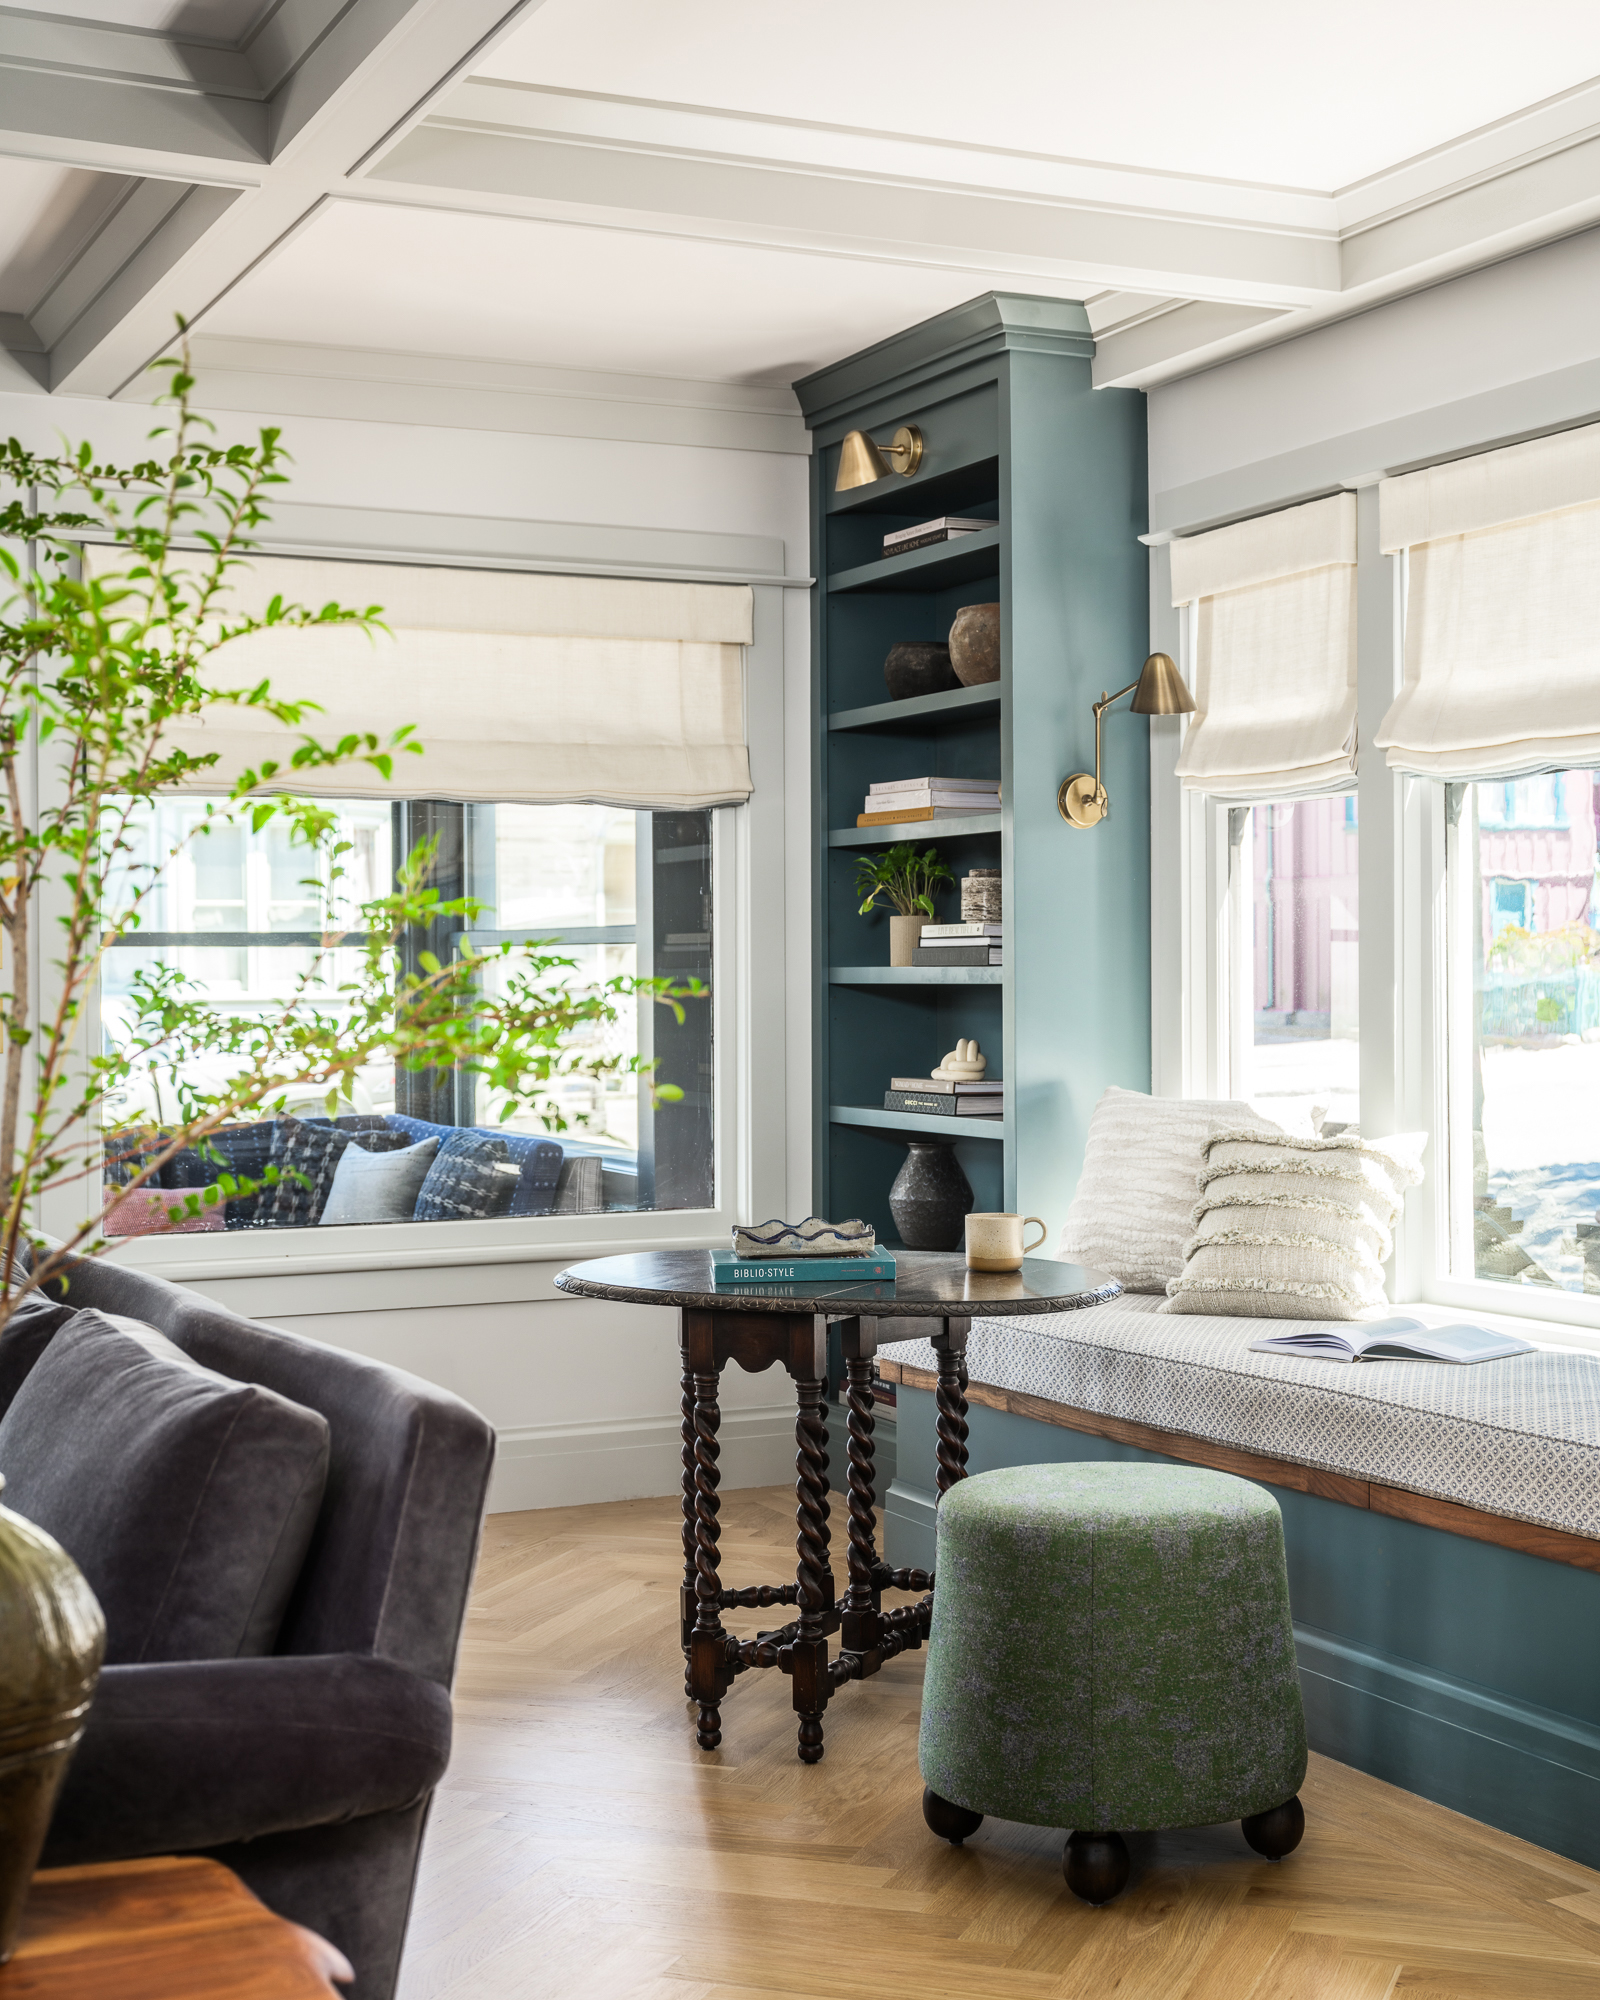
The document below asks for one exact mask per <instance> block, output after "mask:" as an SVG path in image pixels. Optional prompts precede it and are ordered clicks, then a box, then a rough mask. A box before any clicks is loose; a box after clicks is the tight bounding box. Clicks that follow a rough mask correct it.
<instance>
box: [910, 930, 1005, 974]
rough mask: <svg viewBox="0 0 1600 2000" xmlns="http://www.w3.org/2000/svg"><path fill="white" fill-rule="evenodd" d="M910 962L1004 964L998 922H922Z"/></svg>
mask: <svg viewBox="0 0 1600 2000" xmlns="http://www.w3.org/2000/svg"><path fill="white" fill-rule="evenodd" d="M911 963H912V964H913V965H1004V964H1005V959H1004V958H1003V956H1002V955H1001V947H1000V926H999V925H998V924H982V923H970V924H924V925H923V926H922V935H921V937H920V938H918V940H917V942H916V944H915V945H914V946H913V947H912V952H911Z"/></svg>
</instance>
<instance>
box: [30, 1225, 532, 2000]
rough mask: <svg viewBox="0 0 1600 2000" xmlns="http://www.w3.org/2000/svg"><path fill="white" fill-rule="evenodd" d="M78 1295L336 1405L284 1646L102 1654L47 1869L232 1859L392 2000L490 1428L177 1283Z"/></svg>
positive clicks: (473, 1549)
mask: <svg viewBox="0 0 1600 2000" xmlns="http://www.w3.org/2000/svg"><path fill="white" fill-rule="evenodd" d="M66 1297H67V1302H68V1303H69V1304H71V1305H72V1306H74V1307H84V1306H94V1307H98V1308H99V1309H100V1310H101V1311H103V1312H110V1313H121V1314H126V1315H128V1316H129V1317H131V1318H135V1319H138V1320H142V1321H144V1322H146V1323H147V1324H148V1325H151V1326H154V1327H156V1328H157V1329H158V1330H159V1331H160V1332H162V1333H164V1334H165V1335H166V1336H167V1338H168V1339H169V1340H171V1341H173V1342H175V1343H176V1344H177V1345H178V1346H179V1347H181V1348H183V1349H184V1351H185V1352H186V1353H187V1354H189V1355H190V1356H191V1357H192V1358H193V1359H194V1360H195V1361H197V1362H199V1363H200V1364H201V1365H202V1366H204V1367H206V1368H209V1369H213V1370H215V1371H216V1372H217V1373H219V1374H223V1375H226V1376H229V1377H231V1378H232V1379H234V1380H236V1381H242V1382H253V1383H257V1384H260V1385H262V1386H264V1387H266V1388H269V1389H273V1390H276V1391H277V1392H278V1393H279V1394H280V1395H283V1396H286V1397H288V1398H290V1399H291V1400H292V1401H293V1402H296V1403H299V1404H302V1405H305V1406H307V1407H309V1408H312V1409H314V1410H317V1411H320V1412H321V1413H322V1415H323V1416H324V1417H325V1418H326V1419H327V1422H328V1425H329V1429H330V1433H331V1437H330V1457H329V1469H328V1480H327V1487H326V1491H325V1494H324V1498H323V1502H322V1507H321V1511H320V1513H319V1515H318V1517H317V1523H316V1527H315V1530H314V1532H313V1535H312V1539H311V1544H310V1548H309V1551H308V1554H307V1556H306V1559H305V1561H304V1563H303V1565H302V1567H301V1570H300V1574H299V1578H298V1581H297V1583H296V1585H295V1588H294V1592H293V1596H292V1598H291V1600H290V1603H289V1608H288V1612H287V1615H286V1617H285V1618H284V1621H283V1625H282V1628H281V1631H280V1633H279V1636H278V1640H277V1645H276V1649H275V1652H274V1654H273V1655H272V1656H271V1657H267V1658H237V1659H225V1660H194V1661H189V1660H183V1661H171V1662H159V1663H154V1664H139V1665H124V1666H110V1667H107V1668H106V1669H105V1671H104V1673H103V1674H102V1676H101V1680H100V1686H99V1691H98V1693H97V1696H96V1699H95V1703H94V1707H93V1709H92V1711H91V1714H90V1717H89V1722H88V1727H87V1729H86V1730H85V1733H84V1738H83V1742H82V1744H81V1745H80V1747H79V1750H78V1754H77V1757H76V1759H75V1760H74V1762H73V1765H72V1768H71V1770H70V1772H69V1774H68V1777H67V1782H66V1784H65V1786H64V1788H63V1790H62V1794H61V1798H60V1801H59V1803H58V1806H57V1810H56V1815H55V1819H54V1821H53V1823H52V1826H51V1831H50V1837H49V1841H48V1844H47V1846H46V1849H45V1853H44V1857H43V1860H44V1865H46V1866H62V1865H66V1864H71V1863H78V1862H91V1861H113V1860H121V1859H125V1858H129V1857H132V1856H135V1855H141V1854H163V1853H202V1854H210V1855H214V1856H215V1857H216V1858H217V1859H218V1860H220V1861H223V1862H225V1863H226V1864H227V1865H228V1866H229V1867H230V1868H232V1869H234V1870H236V1871H237V1873H238V1874H239V1875H240V1876H242V1877H243V1879H244V1880H245V1881H246V1882H247V1883H248V1884H249V1885H250V1887H251V1888H252V1889H253V1890H255V1892H256V1893H257V1894H258V1895H259V1896H260V1897H261V1899H262V1900H263V1901H264V1902H265V1903H267V1904H268V1905H269V1906H270V1907H271V1908H272V1909H274V1910H276V1911H278V1912H279V1913H280V1914H281V1915H283V1916H285V1917H288V1918H291V1919H292V1920H293V1921H295V1922H297V1923H302V1924H306V1925H308V1926H309V1927H310V1928H311V1929H313V1930H315V1931H318V1932H320V1933H321V1934H322V1935H323V1936H324V1937H326V1938H329V1939H331V1940H332V1942H333V1943H334V1944H336V1945H338V1946H339V1948H340V1949H341V1950H342V1951H343V1952H344V1953H345V1954H346V1955H347V1956H348V1957H349V1959H350V1960H351V1962H352V1964H353V1965H354V1966H355V1968H356V1983H355V1986H354V1987H353V1988H351V1989H350V1990H351V1992H352V1993H353V1994H354V1995H355V1996H356V2000H388V1996H389V1995H390V1994H392V1992H393V1991H394V1986H395V1981H396V1977H397V1974H398V1970H399V1964H400V1954H401V1948H402V1945H403V1943H404V1938H405V1929H406V1921H407V1917H408V1914H409V1911H410V1906H411V1896H412V1888H413V1884H414V1881H415V1877H416V1869H417V1860H418V1855H419V1852H420V1849H421V1844H422V1835H423V1828H424V1826H425V1824H426V1821H427V1816H428V1808H429V1803H430V1800H431V1797H432V1793H433V1788H434V1786H435V1785H436V1784H437V1783H438V1780H439V1778H440V1777H441V1775H442V1774H443V1772H444V1769H445V1765H446V1763H447V1761H448V1758H449V1751H450V1683H451V1679H452V1676H453V1674H454V1671H455V1664H456V1653H457V1648H458V1644H459V1640H460V1633H461V1625H462V1619H463V1617H464V1614H465V1610H466V1602H467V1592H468V1588H469V1586H470V1584H471V1581H472V1573H473V1566H474V1563H475V1561H476V1557H477V1549H478V1540H479V1533H480V1527H481V1522H482V1516H483V1506H484V1498H485V1494H486V1490H487V1486H488V1479H489V1471H490V1466H491V1464H492V1461H493V1457H494V1434H493V1432H492V1431H491V1430H490V1428H489V1425H488V1424H487V1422H486V1421H485V1420H484V1419H483V1418H482V1417H481V1416H479V1415H478V1413H477V1412H476V1411H475V1410H473V1409H471V1408H469V1407H468V1406H467V1405H466V1404H465V1403H463V1402H460V1401H458V1400H457V1399H456V1398H455V1397H454V1396H450V1395H447V1394H446V1393H444V1392H443V1391H442V1390H439V1389H435V1388H433V1387H432V1386H430V1385H429V1384H428V1383H425V1382H421V1381H418V1380H416V1379H415V1378H414V1377H412V1376H409V1375H404V1374H401V1373H399V1372H398V1371H397V1370H395V1369H392V1368H386V1367H382V1366H380V1365H379V1364H378V1363H376V1362H372V1361H366V1360H362V1359H360V1358H359V1357H357V1356H355V1355H351V1354H345V1353H341V1352H339V1351H337V1350H335V1349H331V1348H327V1347H321V1346H318V1345H316V1344H314V1343H313V1342H311V1341H307V1340H301V1339H298V1338H296V1337H295V1336H293V1335H291V1334H287V1333H280V1332H275V1331H274V1330H272V1329H271V1328H269V1327H265V1326H260V1325H257V1324H255V1323H254V1322H252V1321H250V1320H246V1319H241V1318H240V1317H238V1316H237V1315H236V1314H233V1313H230V1312H226V1311H224V1310H223V1309H222V1308H220V1307H218V1306H216V1305H213V1304H212V1303H210V1302H209V1301H208V1300H206V1299H204V1298H202V1297H200V1296H199V1295H198V1294H196V1293H194V1292H189V1291H185V1290H182V1289H180V1288H179V1287H178V1286H176V1285H171V1284H168V1283H166V1282H165V1281H164V1280H162V1279H160V1278H154V1277H148V1276H145V1275H143V1274H141V1273H139V1272H135V1271H129V1270H125V1269H121V1268H118V1267H117V1266H115V1265H113V1264H110V1263H104V1262H96V1263H82V1264H79V1265H78V1266H77V1267H76V1268H75V1269H74V1271H73V1274H72V1277H71V1282H70V1285H69V1287H68V1289H67V1294H66ZM41 1379H42V1378H41ZM16 1387H17V1384H16V1383H15V1381H14V1380H12V1381H6V1382H4V1385H3V1389H0V1394H4V1395H5V1397H6V1398H7V1400H9V1398H10V1396H12V1395H14V1394H15V1392H16ZM84 1476H85V1477H88V1478H92V1477H93V1476H94V1474H93V1468H92V1467H86V1468H85V1469H84Z"/></svg>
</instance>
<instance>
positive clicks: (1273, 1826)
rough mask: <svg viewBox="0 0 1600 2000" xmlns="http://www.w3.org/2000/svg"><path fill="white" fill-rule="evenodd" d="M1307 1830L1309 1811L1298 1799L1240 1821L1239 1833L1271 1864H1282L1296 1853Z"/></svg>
mask: <svg viewBox="0 0 1600 2000" xmlns="http://www.w3.org/2000/svg"><path fill="white" fill-rule="evenodd" d="M1305 1830H1306V1809H1305V1807H1304V1806H1303V1805H1301V1803H1300V1801H1299V1799H1298V1798H1293V1799H1285V1800H1284V1802H1283V1804H1282V1805H1281V1806H1272V1807H1270V1808H1269V1809H1268V1810H1267V1811H1266V1812H1262V1813H1252V1814H1251V1815H1250V1817H1249V1818H1248V1819H1242V1820H1240V1822H1239V1831H1240V1832H1241V1833H1242V1834H1243V1835H1244V1837H1245V1839H1246V1840H1248V1841H1249V1843H1250V1845H1251V1846H1252V1847H1253V1848H1254V1849H1255V1851H1256V1852H1257V1854H1264V1855H1265V1856H1266V1857H1267V1859H1268V1860H1269V1861H1281V1860H1282V1859H1283V1857H1284V1856H1285V1855H1286V1854H1293V1852H1294V1851H1295V1849H1296V1848H1297V1847H1298V1846H1299V1845H1300V1841H1301V1838H1302V1836H1303V1835H1304V1833H1305Z"/></svg>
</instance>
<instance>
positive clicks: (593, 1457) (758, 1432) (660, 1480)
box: [488, 1404, 794, 1514]
mask: <svg viewBox="0 0 1600 2000" xmlns="http://www.w3.org/2000/svg"><path fill="white" fill-rule="evenodd" d="M717 1442H718V1444H719V1446H720V1447H721V1450H720V1454H719V1458H718V1467H719V1470H720V1472H721V1474H722V1481H721V1483H722V1488H723V1490H724V1491H725V1492H726V1491H727V1490H729V1489H730V1488H732V1487H736V1486H781V1485H783V1484H784V1483H785V1482H786V1481H788V1480H792V1479H793V1477H794V1406H793V1405H792V1404H775V1405H774V1406H773V1407H772V1408H770V1409H762V1410H724V1411H723V1413H722V1424H721V1428H720V1429H719V1431H718V1433H717ZM682 1478H683V1460H682V1443H681V1440H680V1437H679V1432H678V1420H677V1418H676V1417H629V1418H622V1419H619V1420H617V1421H614V1422H610V1423H605V1422H602V1423H591V1424H541V1425H533V1426H529V1427H528V1428H526V1429H522V1430H503V1431H501V1433H500V1448H499V1451H498V1453H497V1455H496V1458H495V1467H494V1478H493V1479H492V1481H491V1482H490V1486H489V1506H488V1511H489V1512H490V1513H491V1514H515V1513H521V1512H522V1511H523V1510H524V1509H527V1508H532V1507H581V1506H585V1505H587V1504H588V1503H589V1502H591V1501H596V1500H642V1499H647V1498H650V1497H652V1496H654V1495H657V1494H664V1493H676V1492H677V1491H678V1490H679V1487H680V1484H681V1482H682Z"/></svg>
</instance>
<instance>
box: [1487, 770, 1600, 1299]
mask: <svg viewBox="0 0 1600 2000" xmlns="http://www.w3.org/2000/svg"><path fill="white" fill-rule="evenodd" d="M1450 808H1451V811H1452V813H1453V814H1454V815H1455V826H1456V831H1455V838H1454V842H1453V847H1452V853H1453V856H1454V861H1453V866H1454V868H1455V870H1456V871H1458V873H1457V879H1455V880H1453V881H1452V884H1451V889H1452V900H1451V908H1452V912H1453V918H1454V921H1453V923H1452V993H1451V1022H1452V1035H1451V1040H1452V1048H1451V1058H1452V1086H1453V1120H1452V1123H1453V1132H1452V1140H1453V1162H1452V1189H1453V1194H1454V1199H1455V1203H1456V1208H1457V1214H1456V1216H1455V1227H1454V1229H1453V1231H1452V1237H1453V1242H1454V1246H1455V1253H1454V1266H1455V1269H1456V1271H1457V1272H1458V1273H1459V1274H1460V1275H1463V1276H1469V1277H1479V1278H1497V1279H1502V1280H1508V1281H1510V1282H1512V1283H1519V1284H1533V1285H1551V1286H1557V1287H1559V1288H1561V1289H1562V1290H1564V1291H1569V1292H1590V1293H1600V928H1597V926H1600V898H1597V895H1596V882H1595V868H1596V834H1595V828H1596V813H1597V812H1600V780H1597V778H1596V775H1595V774H1594V773H1591V772H1588V771H1560V772H1555V773H1552V774H1546V775H1544V776H1542V777H1535V778H1517V779H1512V780H1498V779H1497V780H1495V781H1494V782H1492V783H1486V784H1472V785H1461V786H1453V787H1452V788H1451V799H1450ZM1464 1137H1465V1138H1466V1140H1467V1144H1463V1143H1462V1141H1463V1138H1464ZM1469 1189H1470V1197H1471V1208H1470V1211H1469V1210H1468V1209H1467V1207H1466V1199H1467V1194H1468V1190H1469Z"/></svg>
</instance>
